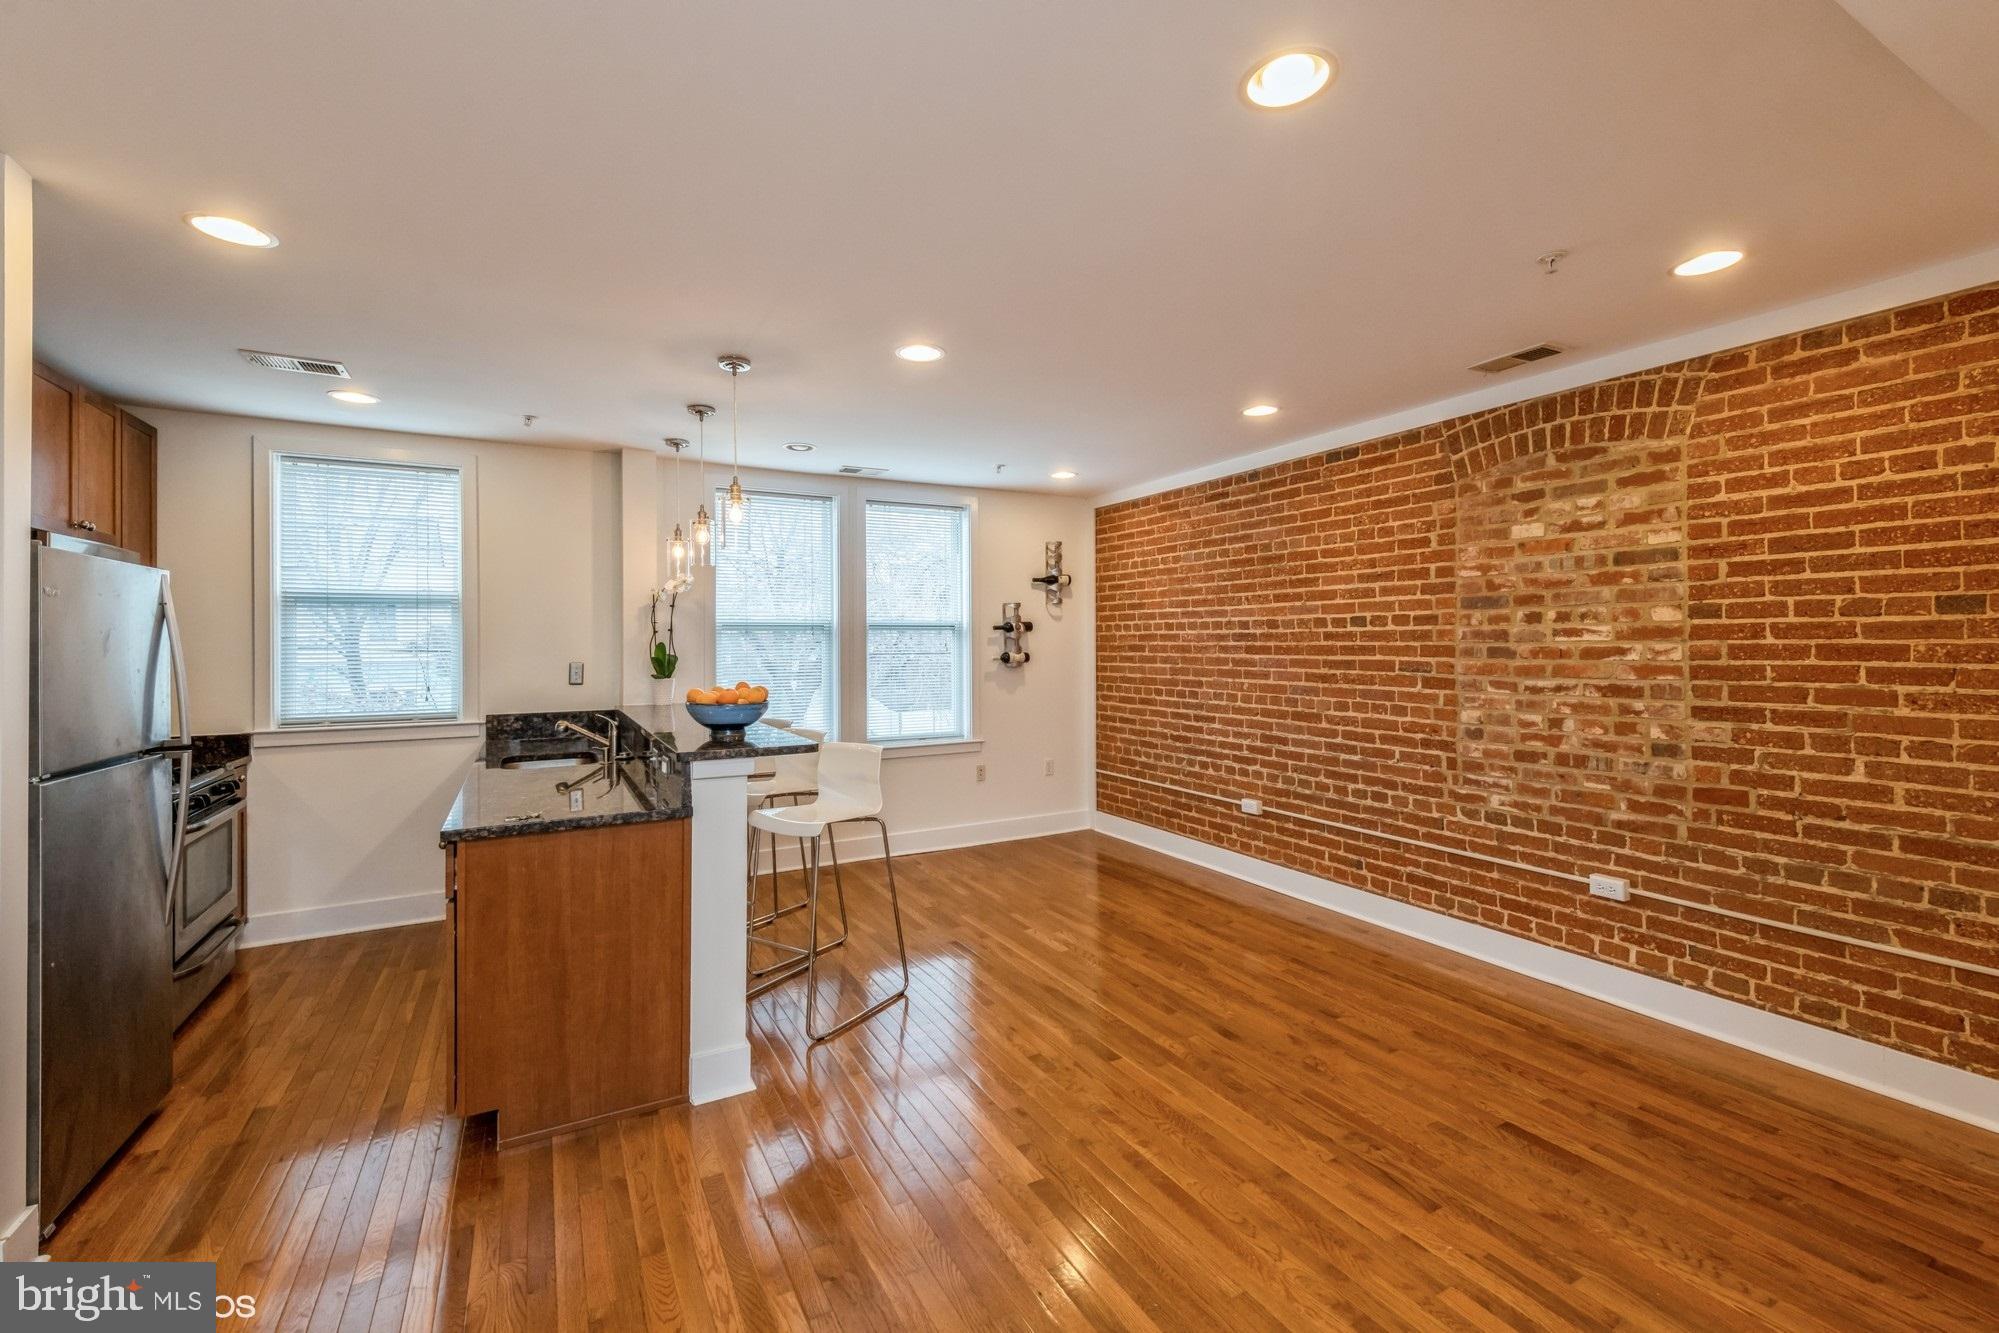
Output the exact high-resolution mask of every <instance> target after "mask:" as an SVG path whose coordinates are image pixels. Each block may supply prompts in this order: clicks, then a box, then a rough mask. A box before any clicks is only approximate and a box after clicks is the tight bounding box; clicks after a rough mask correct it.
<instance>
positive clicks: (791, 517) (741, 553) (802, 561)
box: [712, 491, 839, 733]
mask: <svg viewBox="0 0 1999 1333" xmlns="http://www.w3.org/2000/svg"><path fill="white" fill-rule="evenodd" d="M726 498H727V496H726V492H723V491H717V492H716V493H715V497H714V502H713V506H712V512H714V513H717V514H720V513H722V512H723V511H724V509H725V507H726ZM835 528H836V524H835V518H834V508H833V501H832V500H831V499H829V498H826V497H824V496H813V495H773V494H769V493H766V492H763V491H756V492H752V493H751V496H750V508H749V515H748V517H747V518H746V519H745V520H744V521H743V522H742V523H741V524H737V525H734V526H732V527H730V529H729V532H728V538H727V540H726V541H725V542H723V544H722V545H721V547H720V548H718V549H717V550H716V552H715V679H716V682H717V683H718V684H723V685H730V684H734V683H735V682H736V681H738V680H746V681H749V682H750V683H751V684H753V685H763V686H766V687H768V688H769V690H770V715H771V716H772V717H781V718H784V719H785V720H786V721H789V722H792V723H794V724H796V725H798V726H801V727H811V728H812V729H813V730H815V731H824V732H828V733H830V732H832V731H833V729H834V723H835V720H836V717H837V714H838V709H837V707H836V706H835V701H836V700H837V698H838V687H837V685H836V684H835V680H836V676H835V672H836V671H837V667H838V654H837V653H836V651H835V647H834V628H833V627H834V617H835V613H836V609H837V606H838V602H839V597H838V592H837V588H838V581H837V568H838V561H837V558H836V548H835V541H836V535H837V534H836V531H835Z"/></svg>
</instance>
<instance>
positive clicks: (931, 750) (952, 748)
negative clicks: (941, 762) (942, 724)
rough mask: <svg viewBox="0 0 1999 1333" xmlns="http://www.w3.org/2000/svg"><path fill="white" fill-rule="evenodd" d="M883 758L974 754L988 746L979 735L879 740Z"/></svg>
mask: <svg viewBox="0 0 1999 1333" xmlns="http://www.w3.org/2000/svg"><path fill="white" fill-rule="evenodd" d="M875 744H878V745H880V746H881V747H882V758H884V759H903V758H910V757H913V756H916V755H938V754H973V753H975V752H977V751H979V750H983V749H985V748H986V743H985V741H984V740H982V739H980V738H979V737H977V736H953V737H946V738H943V739H940V740H934V741H878V742H875Z"/></svg>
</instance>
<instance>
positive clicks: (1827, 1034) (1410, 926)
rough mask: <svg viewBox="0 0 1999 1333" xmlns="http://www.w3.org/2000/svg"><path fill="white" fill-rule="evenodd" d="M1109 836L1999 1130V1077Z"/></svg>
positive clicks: (1277, 876)
mask: <svg viewBox="0 0 1999 1333" xmlns="http://www.w3.org/2000/svg"><path fill="white" fill-rule="evenodd" d="M1095 827H1096V829H1097V831H1098V832H1099V833H1103V834H1105V835H1107V836H1109V837H1113V838H1118V839H1121V840H1123V841H1125V842H1130V843H1136V844H1137V845H1139V846H1141V847H1147V848H1150V849H1151V850H1153V851H1156V852H1163V853H1165V854H1166V855H1168V856H1171V857H1175V858H1177V859H1179V860H1182V861H1187V862H1190V863H1192V864H1194V865H1197V866H1202V867H1204V868H1206V869H1209V870H1215V871H1219V872H1221V873H1222V874H1224V875H1229V876H1232V877H1233V878H1236V879H1239V880H1243V881H1246V882H1247V883H1250V884H1254V885H1256V886H1257V887H1259V888H1264V889H1269V890H1272V891H1273V892H1276V893H1281V894H1284V895H1285V896H1286V897H1290V898H1297V899H1300V900H1301V901H1304V902H1308V903H1313V904H1316V905H1317V906H1320V907H1324V908H1327V909H1329V910H1331V911H1334V912H1338V913H1340V914H1341V915H1342V916H1350V917H1354V918H1356V919H1357V920H1361V921H1367V922H1370V923H1372V924H1374V925H1377V926H1382V927H1385V928H1386V929H1389V930H1392V931H1395V932H1397V933H1398V934H1402V935H1408V936H1411V937H1413V938H1415V939H1419V940H1425V941H1428V942H1429V943H1431V944H1436V945H1441V946H1442V947H1443V948H1446V949H1449V950H1451V951H1453V952H1454V953H1461V954H1465V955H1467V956H1469V957H1472V958H1478V959H1481V960H1483V961H1485V962H1488V963H1492V964H1494V965H1495V966H1498V967H1503V968H1506V969H1507V970H1509V971H1513V972H1518V973H1521V974H1523V975H1525V976H1530V977H1534V978H1536V979H1538V980H1541V981H1546V982H1551V983H1553V984H1554V985H1557V986H1561V987H1563V988H1564V989H1566V990H1572V991H1575V992H1576V993H1578V994H1581V995H1587V996H1590V997H1591V998H1593V999H1598V1000H1602V1001H1604V1002H1605V1003H1607V1004H1614V1005H1616V1006H1618V1007H1619V1008H1621V1009H1629V1010H1631V1011H1632V1012H1634V1013H1640V1014H1644V1015H1646V1016H1648V1017H1651V1018H1656V1019H1658V1020H1660V1021H1661V1022H1665V1023H1671V1024H1672V1025H1673V1026H1674V1027H1679V1028H1685V1029H1686V1030H1687V1031H1689V1032H1698V1033H1700V1034H1701V1035H1703V1036H1707V1037H1712V1038H1714V1039H1715V1040H1716V1041H1723V1042H1727V1043H1728V1044H1729V1045H1731V1046H1740V1047H1742V1048H1743V1049H1744V1050H1749V1051H1755V1052H1756V1053H1757V1054H1759V1055H1767V1056H1769V1057H1770V1058H1771V1059H1773V1060H1781V1061H1783V1062H1784V1063H1785V1064H1788V1065H1796V1066H1798V1067H1799V1068H1801V1069H1809V1070H1811V1071H1812V1072H1813V1073H1817V1074H1824V1075H1825V1076H1826V1077H1828V1078H1835V1079H1838V1080H1839V1081H1840V1082H1842V1083H1851V1084H1853V1085H1854V1086H1855V1087H1860V1088H1866V1089H1867V1090H1868V1091H1870V1092H1878V1093H1880V1094H1881V1095H1882V1096H1884V1097H1893V1098H1895V1099H1896V1100H1897V1101H1903V1102H1908V1103H1909V1104H1910V1105H1913V1106H1920V1107H1922V1108H1923V1109H1924V1110H1928V1111H1935V1112H1937V1113H1938V1114H1939V1115H1947V1116H1950V1117H1951V1118H1952V1119H1954V1120H1962V1121H1964V1122H1965V1123H1967V1124H1972V1125H1976V1126H1978V1127H1979V1128H1980V1129H1986V1130H1991V1131H1993V1132H1995V1133H1999V1079H1991V1078H1986V1077H1984V1076H1983V1075H1979V1074H1974V1073H1971V1072H1969V1071H1968V1070H1963V1069H1955V1068H1952V1067H1951V1066H1949V1065H1944V1064H1938V1063H1937V1062H1936V1061H1934V1060H1925V1059H1922V1058H1921V1057H1920V1056H1915V1055H1910V1054H1909V1053H1907V1052H1906V1051H1897V1050H1893V1049H1891V1048H1889V1047H1886V1046H1880V1045H1876V1044H1875V1043H1874V1042H1871V1041H1862V1040H1861V1039H1860V1038H1858V1037H1849V1036H1846V1035H1845V1034H1843V1033H1838V1032H1831V1031H1828V1030H1827V1029H1825V1028H1820V1027H1814V1026H1813V1025H1812V1024H1810V1023H1806V1022H1803V1021H1801V1020H1799V1019H1795V1018H1786V1017H1784V1016H1783V1015H1782V1014H1774V1013H1771V1012H1769V1011H1768V1010H1764V1009H1758V1008H1756V1007H1755V1006H1753V1005H1747V1004H1742V1003H1740V1002H1739V1001H1736V1000H1730V999H1725V998H1723V997H1722V996H1719V995H1711V994H1709V993H1708V992H1706V991H1698V990H1693V989H1691V988H1689V987H1686V986H1680V985H1676V984H1675V983H1673V982H1670V981H1662V980H1660V979H1659V978H1657V977H1652V976H1647V975H1645V974H1644V973H1642V972H1633V971H1631V970H1629V969H1627V968H1622V967H1618V966H1616V965H1614V964H1611V963H1606V962H1604V961H1602V960H1601V959H1596V958H1585V957H1583V956H1582V955H1581V954H1574V953H1569V952H1568V951H1566V950H1563V949H1557V948H1555V947H1554V946H1553V945H1548V944H1541V943H1538V942H1536V941H1534V940H1529V939H1523V938H1521V937H1520V936H1518V935H1509V934H1507V933H1506V932H1505V931H1501V930H1494V929H1493V928H1492V927H1490V926H1481V925H1478V924H1476V923H1474V922H1470V921H1461V920H1459V919H1458V918H1456V917H1453V916H1446V915H1444V914H1443V913H1441V912H1433V911H1431V910H1429V909H1428V908H1424V907H1417V906H1414V905H1412V904H1410V903H1405V902H1399V901H1397V900H1396V899H1393V898H1384V897H1382V896H1381V895H1379V894H1374V893H1368V892H1366V891H1365V890H1362V889H1356V888H1353V887H1351V886H1349V885H1345V884H1340V883H1337V882H1336V881H1333V880H1329V879H1323V878H1321V877H1319V876H1317V875H1309V874H1306V873H1305V872H1303V871H1300V870H1292V869H1289V868H1288V867H1285V866H1279V865H1273V864H1271V863H1270V862H1268V861H1259V860H1257V859H1256V858H1255V857H1251V856H1245V855H1243V854H1242V853H1240V852H1232V851H1228V850H1226V849H1224V848H1221V847H1211V846H1209V845H1208V844H1207V843H1204V842H1199V841H1196V840H1195V839H1192V838H1186V837H1182V836H1180V835H1179V834H1177V833H1168V832H1166V831H1165V830H1163V829H1156V828H1153V827H1151V826H1150V825H1147V824H1140V823H1137V822H1135V821H1133V820H1129V819H1122V818H1119V817H1118V816H1116V815H1106V814H1102V813H1098V815H1097V816H1096V821H1095Z"/></svg>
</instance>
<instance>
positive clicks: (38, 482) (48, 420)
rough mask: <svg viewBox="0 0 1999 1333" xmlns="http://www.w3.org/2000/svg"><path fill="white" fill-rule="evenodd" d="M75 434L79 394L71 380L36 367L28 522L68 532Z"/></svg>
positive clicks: (35, 525) (51, 529)
mask: <svg viewBox="0 0 1999 1333" xmlns="http://www.w3.org/2000/svg"><path fill="white" fill-rule="evenodd" d="M75 433H76V393H75V391H74V390H73V389H71V388H70V385H69V381H67V380H61V379H57V378H55V377H54V376H52V375H50V374H49V373H48V372H47V371H45V370H43V369H42V368H41V367H40V366H36V367H35V430H34V441H35V462H34V483H33V487H32V491H33V495H34V499H33V501H32V502H31V513H32V517H31V518H30V519H29V520H28V521H29V523H30V524H31V525H32V526H34V527H37V528H47V529H48V530H49V531H50V532H68V531H69V515H70V509H69V458H70V437H71V436H73V435H74V434H75Z"/></svg>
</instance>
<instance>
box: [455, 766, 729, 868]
mask: <svg viewBox="0 0 1999 1333" xmlns="http://www.w3.org/2000/svg"><path fill="white" fill-rule="evenodd" d="M528 753H530V754H531V753H532V752H531V751H530V752H528ZM691 808H692V807H691V805H690V803H689V800H688V790H687V774H686V772H685V770H684V769H683V768H681V767H679V766H677V765H674V764H671V763H668V764H661V763H659V762H658V761H656V760H654V759H651V758H649V757H643V758H637V759H626V760H625V761H623V762H622V763H619V764H615V765H613V766H611V767H610V768H608V769H607V768H606V767H605V766H603V765H602V764H586V765H583V766H581V767H577V768H501V767H499V766H498V765H487V764H474V765H473V766H472V771H471V772H470V773H469V774H467V775H466V777H465V784H464V785H463V786H461V787H460V788H459V789H458V799H457V800H455V801H453V802H452V803H451V813H450V814H448V815H446V816H445V817H444V827H443V828H441V829H440V830H439V831H438V835H437V840H438V843H439V844H440V845H444V844H449V843H454V842H464V841H467V840H470V839H475V838H507V837H517V836H519V835H522V834H527V833H551V832H554V831H556V830H558V829H580V828H602V827H604V826H606V825H609V824H649V823H655V822H657V821H659V820H664V819H685V818H687V816H688V814H689V813H690V810H691Z"/></svg>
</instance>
